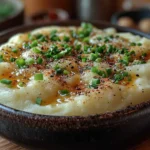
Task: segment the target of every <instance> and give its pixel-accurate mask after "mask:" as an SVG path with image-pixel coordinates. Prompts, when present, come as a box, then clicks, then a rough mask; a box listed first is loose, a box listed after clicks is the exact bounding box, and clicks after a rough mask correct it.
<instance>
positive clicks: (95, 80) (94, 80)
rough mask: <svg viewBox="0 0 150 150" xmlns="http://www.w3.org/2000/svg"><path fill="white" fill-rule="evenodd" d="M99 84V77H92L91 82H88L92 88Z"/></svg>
mask: <svg viewBox="0 0 150 150" xmlns="http://www.w3.org/2000/svg"><path fill="white" fill-rule="evenodd" d="M99 84H100V79H95V78H93V79H92V82H91V84H90V87H92V88H97V87H98V85H99Z"/></svg>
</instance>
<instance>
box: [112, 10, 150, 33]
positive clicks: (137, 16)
mask: <svg viewBox="0 0 150 150" xmlns="http://www.w3.org/2000/svg"><path fill="white" fill-rule="evenodd" d="M121 17H130V18H131V19H133V21H134V22H135V24H136V25H138V23H139V22H140V21H141V20H143V19H146V18H150V9H149V8H141V9H135V10H131V11H122V12H117V13H115V14H113V15H112V17H111V23H113V24H118V20H119V19H120V18H121ZM136 28H137V29H139V28H138V27H136ZM139 30H140V29H139ZM147 34H150V33H147Z"/></svg>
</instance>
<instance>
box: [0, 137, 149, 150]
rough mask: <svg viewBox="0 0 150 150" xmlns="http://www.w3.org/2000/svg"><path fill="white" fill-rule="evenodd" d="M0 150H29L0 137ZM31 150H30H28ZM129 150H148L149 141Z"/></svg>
mask: <svg viewBox="0 0 150 150" xmlns="http://www.w3.org/2000/svg"><path fill="white" fill-rule="evenodd" d="M0 150H29V149H26V148H23V147H21V146H18V145H17V144H14V143H13V142H10V141H8V140H6V139H4V138H2V137H0ZM30 150H31V149H30ZM130 150H150V139H149V140H147V141H144V142H142V143H140V144H139V145H137V146H136V147H134V148H132V149H130Z"/></svg>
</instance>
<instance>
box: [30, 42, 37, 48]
mask: <svg viewBox="0 0 150 150" xmlns="http://www.w3.org/2000/svg"><path fill="white" fill-rule="evenodd" d="M37 45H38V41H37V40H34V41H33V42H32V43H31V44H30V46H31V48H33V47H36V46H37Z"/></svg>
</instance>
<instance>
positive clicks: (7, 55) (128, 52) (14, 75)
mask: <svg viewBox="0 0 150 150" xmlns="http://www.w3.org/2000/svg"><path fill="white" fill-rule="evenodd" d="M149 58H150V40H149V39H146V38H142V37H139V36H135V35H132V34H131V33H117V32H116V31H115V29H113V28H109V29H105V30H100V29H97V28H95V27H93V26H92V25H91V24H88V23H82V24H81V26H80V27H59V26H49V27H42V28H39V29H35V30H33V31H31V32H28V33H20V34H16V35H15V36H13V37H11V38H10V39H9V41H8V42H7V43H5V44H3V45H1V46H0V103H1V104H4V105H6V106H9V107H12V108H16V109H19V110H23V111H27V112H31V113H37V114H46V115H60V116H70V115H92V114H101V113H106V112H114V111H116V110H120V109H124V108H126V107H128V106H133V105H136V104H139V103H142V102H145V101H148V100H150V69H149V68H150V61H149Z"/></svg>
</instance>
